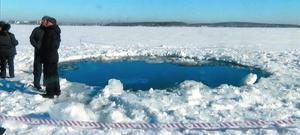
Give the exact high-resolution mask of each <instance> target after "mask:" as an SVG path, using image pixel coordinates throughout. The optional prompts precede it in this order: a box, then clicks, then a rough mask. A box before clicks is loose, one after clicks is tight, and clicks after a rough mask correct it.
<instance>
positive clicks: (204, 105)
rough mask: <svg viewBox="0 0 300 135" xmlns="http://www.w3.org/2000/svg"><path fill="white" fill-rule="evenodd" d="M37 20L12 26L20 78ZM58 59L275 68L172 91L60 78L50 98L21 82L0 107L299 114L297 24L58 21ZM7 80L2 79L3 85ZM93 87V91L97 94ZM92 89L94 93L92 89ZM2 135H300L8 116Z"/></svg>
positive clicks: (236, 116) (25, 79)
mask: <svg viewBox="0 0 300 135" xmlns="http://www.w3.org/2000/svg"><path fill="white" fill-rule="evenodd" d="M34 27H35V26H31V25H13V26H12V32H13V33H15V35H16V38H17V39H18V40H19V43H20V45H19V46H18V47H17V52H18V54H17V56H16V59H15V68H16V78H14V79H7V80H9V81H14V82H17V81H19V82H20V83H21V84H24V85H26V84H28V83H31V82H32V80H33V75H32V70H33V54H34V53H33V48H32V47H31V45H30V43H29V35H30V33H31V31H32V29H33V28H34ZM61 28H62V43H61V47H60V49H59V54H60V62H68V61H72V60H80V59H88V58H101V59H120V58H124V57H136V56H142V57H152V58H155V57H168V58H170V59H172V60H174V61H177V62H182V63H193V62H194V60H195V59H197V60H203V61H205V60H207V59H217V60H224V61H233V62H237V63H239V64H243V65H248V66H254V67H257V68H262V69H264V70H267V71H269V72H271V73H272V74H273V75H272V76H270V77H268V78H261V79H260V80H259V82H258V83H256V84H253V82H255V81H256V78H257V76H256V75H255V74H249V75H248V77H247V78H245V83H246V84H249V85H246V86H242V87H234V86H229V85H221V86H219V87H217V88H214V89H212V88H209V87H207V86H205V85H204V84H202V83H201V82H195V81H192V80H186V81H184V82H182V83H181V84H180V85H179V87H177V88H174V89H173V92H170V91H167V90H155V89H150V90H149V91H147V92H145V91H138V92H129V91H126V90H124V88H123V84H122V82H121V81H119V80H115V79H113V78H111V80H108V85H107V86H106V87H105V88H104V89H97V88H95V87H92V86H87V85H84V84H80V83H75V82H70V81H67V80H66V79H63V78H61V81H60V83H61V89H62V95H61V96H60V97H58V98H55V99H54V100H49V99H44V98H42V97H41V96H39V95H36V94H32V93H30V92H28V90H27V89H26V87H24V88H23V87H21V86H20V87H17V89H16V90H15V91H14V92H12V93H10V94H8V93H0V113H1V114H5V115H10V116H30V117H38V118H53V119H60V120H82V121H99V122H162V123H164V122H196V121H200V122H219V121H239V120H241V121H243V120H253V119H262V120H277V119H285V118H290V117H293V118H298V119H299V118H300V107H299V105H300V53H299V49H300V38H299V37H300V29H295V28H207V27H101V26H62V27H61ZM1 87H6V84H1V85H0V91H1ZM94 93H97V94H96V95H95V94H94ZM91 95H95V96H91ZM2 126H3V127H5V128H7V134H28V135H29V134H30V135H32V134H82V135H89V134H90V135H93V134H300V128H299V127H298V128H292V129H286V130H281V129H278V128H274V129H271V130H270V129H253V130H241V131H239V130H226V131H189V130H184V131H182V130H174V131H168V130H130V129H128V130H97V129H80V128H79V129H78V128H70V127H54V126H45V125H39V126H38V125H24V124H22V123H15V122H12V121H6V122H4V123H3V124H2Z"/></svg>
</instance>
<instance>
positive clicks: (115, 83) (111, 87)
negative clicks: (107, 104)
mask: <svg viewBox="0 0 300 135" xmlns="http://www.w3.org/2000/svg"><path fill="white" fill-rule="evenodd" d="M122 93H123V84H122V83H121V81H120V80H116V79H110V80H109V81H108V85H106V86H105V88H104V89H103V96H104V97H109V96H111V95H113V96H118V95H121V94H122Z"/></svg>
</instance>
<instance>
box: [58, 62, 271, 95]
mask: <svg viewBox="0 0 300 135" xmlns="http://www.w3.org/2000/svg"><path fill="white" fill-rule="evenodd" d="M249 73H255V74H257V76H258V80H259V78H261V77H268V76H269V74H268V73H267V72H265V71H263V70H260V69H258V68H253V67H247V66H242V65H237V64H234V63H229V62H211V63H206V64H201V65H192V66H191V65H182V64H174V63H147V62H145V61H142V60H136V61H131V60H122V61H110V62H103V61H100V60H98V61H95V60H90V61H89V60H85V61H77V62H71V63H64V64H61V65H60V67H59V74H60V77H62V78H66V79H67V80H69V81H72V82H79V83H84V84H87V85H90V86H99V87H105V85H107V83H108V80H109V79H112V78H114V79H118V80H121V82H122V83H123V85H124V89H125V90H133V91H135V90H149V89H150V88H154V89H168V88H174V87H176V86H178V84H180V83H181V82H183V81H185V80H194V81H198V82H202V83H203V84H205V85H207V86H209V87H211V88H215V87H218V86H220V85H221V84H229V85H233V86H242V85H244V83H243V82H242V80H243V79H244V78H245V77H246V76H247V75H248V74H249Z"/></svg>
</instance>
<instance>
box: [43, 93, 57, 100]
mask: <svg viewBox="0 0 300 135" xmlns="http://www.w3.org/2000/svg"><path fill="white" fill-rule="evenodd" d="M41 95H42V96H43V98H50V99H53V98H54V95H53V94H48V93H46V94H41Z"/></svg>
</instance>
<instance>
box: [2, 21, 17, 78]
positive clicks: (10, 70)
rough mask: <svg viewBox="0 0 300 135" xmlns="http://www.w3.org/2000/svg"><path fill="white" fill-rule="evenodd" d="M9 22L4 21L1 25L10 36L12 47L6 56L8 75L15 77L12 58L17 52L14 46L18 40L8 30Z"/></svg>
mask: <svg viewBox="0 0 300 135" xmlns="http://www.w3.org/2000/svg"><path fill="white" fill-rule="evenodd" d="M10 27H11V26H10V24H8V23H6V24H4V26H3V31H4V32H7V33H8V35H9V36H10V40H11V45H12V46H11V47H12V48H11V49H12V54H11V55H9V57H8V67H9V68H8V69H9V77H11V78H13V77H15V69H14V58H15V55H16V54H17V50H16V46H17V45H18V44H19V42H18V40H16V37H15V35H14V34H13V33H11V32H9V30H10Z"/></svg>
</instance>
